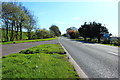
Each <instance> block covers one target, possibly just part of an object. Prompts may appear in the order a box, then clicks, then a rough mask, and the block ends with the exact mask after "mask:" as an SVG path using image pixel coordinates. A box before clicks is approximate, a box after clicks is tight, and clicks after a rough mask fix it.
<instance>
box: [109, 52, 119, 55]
mask: <svg viewBox="0 0 120 80" xmlns="http://www.w3.org/2000/svg"><path fill="white" fill-rule="evenodd" d="M108 53H110V54H113V55H116V56H118V54H117V53H115V52H108Z"/></svg>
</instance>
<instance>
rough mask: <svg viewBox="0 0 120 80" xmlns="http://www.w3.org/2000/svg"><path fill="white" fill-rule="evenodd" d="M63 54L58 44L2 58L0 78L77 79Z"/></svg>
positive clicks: (45, 45)
mask: <svg viewBox="0 0 120 80" xmlns="http://www.w3.org/2000/svg"><path fill="white" fill-rule="evenodd" d="M27 52H31V53H32V54H27ZM63 53H64V50H63V49H62V47H61V46H60V45H59V44H44V45H39V46H35V47H33V48H29V49H27V50H23V51H21V52H20V53H15V54H11V55H8V56H3V57H2V62H3V64H2V77H3V78H79V77H78V74H77V73H76V72H75V70H74V68H73V66H72V65H71V64H70V62H68V59H67V58H66V55H65V54H63Z"/></svg>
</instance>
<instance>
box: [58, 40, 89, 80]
mask: <svg viewBox="0 0 120 80" xmlns="http://www.w3.org/2000/svg"><path fill="white" fill-rule="evenodd" d="M58 42H59V43H60V41H59V40H58ZM60 45H61V46H62V48H63V49H64V51H65V52H66V54H67V56H68V57H69V61H70V62H71V63H72V65H73V66H74V68H75V70H76V72H77V73H78V75H79V77H80V78H88V76H87V75H86V74H85V73H84V72H83V70H82V69H81V68H80V67H79V66H78V64H77V63H76V62H75V60H74V59H73V58H72V57H71V55H70V54H69V53H68V51H67V50H66V49H65V48H64V46H63V45H62V44H61V43H60ZM88 80H89V79H88Z"/></svg>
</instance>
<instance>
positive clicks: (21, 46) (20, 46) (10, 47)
mask: <svg viewBox="0 0 120 80" xmlns="http://www.w3.org/2000/svg"><path fill="white" fill-rule="evenodd" d="M41 44H58V40H50V41H40V42H28V43H16V44H6V45H2V56H5V55H9V54H12V53H17V52H20V51H21V50H25V49H27V48H31V47H34V46H37V45H41Z"/></svg>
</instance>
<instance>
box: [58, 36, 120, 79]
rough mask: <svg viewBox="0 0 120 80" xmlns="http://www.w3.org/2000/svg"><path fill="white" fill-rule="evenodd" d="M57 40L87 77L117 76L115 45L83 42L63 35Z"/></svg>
mask: <svg viewBox="0 0 120 80" xmlns="http://www.w3.org/2000/svg"><path fill="white" fill-rule="evenodd" d="M58 40H59V42H60V43H61V44H62V45H63V46H64V47H65V49H66V50H67V51H68V52H69V54H70V55H71V56H72V58H73V59H74V60H75V61H76V63H77V64H78V65H79V66H80V67H81V69H82V70H83V71H84V72H85V74H86V75H87V76H88V77H89V78H118V54H119V53H118V48H117V47H113V46H107V45H101V44H92V43H83V42H80V41H79V42H78V41H75V40H70V39H66V38H64V37H60V38H59V39H58Z"/></svg>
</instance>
